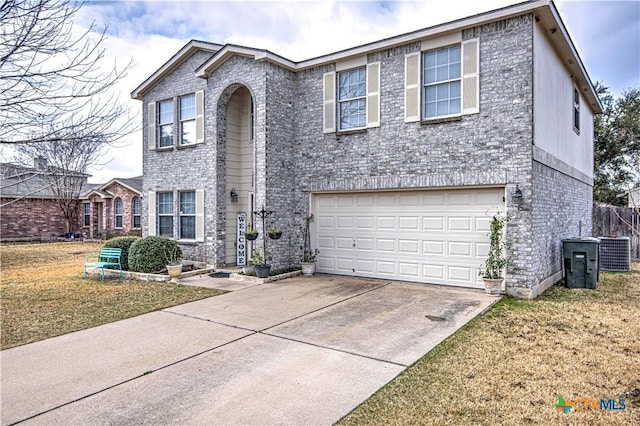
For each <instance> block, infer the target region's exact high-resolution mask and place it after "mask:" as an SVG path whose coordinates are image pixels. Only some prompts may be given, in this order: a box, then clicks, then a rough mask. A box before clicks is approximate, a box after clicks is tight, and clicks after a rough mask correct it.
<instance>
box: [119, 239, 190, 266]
mask: <svg viewBox="0 0 640 426" xmlns="http://www.w3.org/2000/svg"><path fill="white" fill-rule="evenodd" d="M173 254H177V255H178V257H179V258H180V259H182V250H180V246H179V245H178V243H176V242H175V241H173V240H170V239H169V238H167V237H159V236H151V237H144V238H138V239H137V240H136V241H135V242H134V243H133V244H132V245H131V248H130V249H129V270H130V271H134V272H144V273H153V272H160V271H162V270H163V269H165V266H166V265H167V263H168V261H169V259H170V257H171V256H172V255H173Z"/></svg>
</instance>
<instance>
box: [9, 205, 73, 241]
mask: <svg viewBox="0 0 640 426" xmlns="http://www.w3.org/2000/svg"><path fill="white" fill-rule="evenodd" d="M0 203H1V204H2V206H3V207H2V208H1V209H0V215H1V218H0V223H1V226H2V232H0V236H1V237H2V239H3V240H12V239H41V240H49V239H54V238H58V237H64V235H65V234H66V232H67V222H66V221H65V218H64V215H63V214H62V210H61V209H60V206H59V205H58V203H57V201H56V200H51V199H46V198H45V199H43V198H24V199H21V200H17V201H16V200H15V199H10V198H2V200H1V201H0ZM78 211H80V210H78ZM78 216H79V215H78ZM78 229H80V223H78V224H77V225H76V227H75V229H74V231H77V230H78Z"/></svg>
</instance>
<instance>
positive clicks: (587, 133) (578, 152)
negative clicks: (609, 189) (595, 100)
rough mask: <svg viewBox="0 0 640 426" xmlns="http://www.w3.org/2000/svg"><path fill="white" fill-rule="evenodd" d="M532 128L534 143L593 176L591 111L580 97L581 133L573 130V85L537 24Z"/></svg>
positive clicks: (534, 53)
mask: <svg viewBox="0 0 640 426" xmlns="http://www.w3.org/2000/svg"><path fill="white" fill-rule="evenodd" d="M533 56H534V78H533V80H534V83H533V127H534V132H533V133H534V143H535V145H536V146H537V147H538V148H540V149H542V150H543V151H545V152H546V153H548V154H550V155H551V156H553V157H555V158H556V159H558V160H560V161H562V162H564V163H566V164H568V165H569V166H571V167H573V168H574V169H576V170H578V171H580V172H582V173H584V174H585V175H587V176H588V177H593V114H592V112H591V109H590V107H589V105H588V104H587V103H585V101H584V98H583V97H582V95H581V97H580V134H579V135H578V134H577V133H576V132H575V131H574V130H573V115H572V114H573V88H574V84H573V81H572V79H571V75H570V74H569V72H568V70H567V69H566V68H565V67H564V66H563V64H562V61H561V58H560V57H559V56H558V54H557V53H556V52H555V51H554V49H553V47H552V46H551V44H550V42H549V40H548V39H547V38H546V36H545V34H544V33H543V30H542V28H541V27H540V25H539V24H537V23H536V24H535V25H534V49H533Z"/></svg>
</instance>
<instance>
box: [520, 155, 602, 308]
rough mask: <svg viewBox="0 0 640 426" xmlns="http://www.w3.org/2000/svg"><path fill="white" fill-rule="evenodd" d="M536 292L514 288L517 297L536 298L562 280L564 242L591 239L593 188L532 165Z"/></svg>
mask: <svg viewBox="0 0 640 426" xmlns="http://www.w3.org/2000/svg"><path fill="white" fill-rule="evenodd" d="M533 183H534V191H533V194H532V195H533V215H532V216H533V219H532V221H533V233H532V239H533V265H532V269H533V270H534V272H535V276H534V278H533V282H534V283H535V284H536V285H537V287H534V288H533V289H530V288H521V287H515V288H513V289H512V291H511V294H513V295H514V296H517V297H526V298H533V297H537V296H538V295H539V294H541V293H542V292H543V291H544V290H546V289H547V288H549V287H550V286H551V285H553V284H554V283H555V282H557V281H558V280H560V278H562V262H563V260H562V240H563V239H565V238H572V237H578V236H582V237H589V236H591V229H592V209H593V186H592V185H591V184H589V183H585V182H582V181H581V180H578V179H576V178H573V177H571V176H568V175H566V174H563V173H561V172H559V171H557V170H555V169H553V168H551V167H548V166H546V165H544V164H542V163H539V162H537V161H534V163H533Z"/></svg>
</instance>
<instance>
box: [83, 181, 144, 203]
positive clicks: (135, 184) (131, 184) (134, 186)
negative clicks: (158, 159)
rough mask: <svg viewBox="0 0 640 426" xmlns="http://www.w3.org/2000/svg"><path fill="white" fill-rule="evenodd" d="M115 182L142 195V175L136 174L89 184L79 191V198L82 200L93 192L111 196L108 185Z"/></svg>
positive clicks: (106, 196) (102, 195) (107, 196)
mask: <svg viewBox="0 0 640 426" xmlns="http://www.w3.org/2000/svg"><path fill="white" fill-rule="evenodd" d="M116 183H117V184H120V185H122V186H124V187H125V188H127V189H129V190H130V191H133V192H135V193H136V194H138V195H140V196H142V176H136V177H132V178H113V179H111V180H110V181H108V182H106V183H97V184H91V186H90V187H88V188H87V189H86V190H85V191H83V192H81V193H80V198H81V199H83V200H84V199H87V198H89V197H91V196H92V195H94V194H95V195H98V196H99V197H101V198H112V197H113V195H112V194H111V192H109V187H110V186H112V185H114V184H116Z"/></svg>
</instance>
